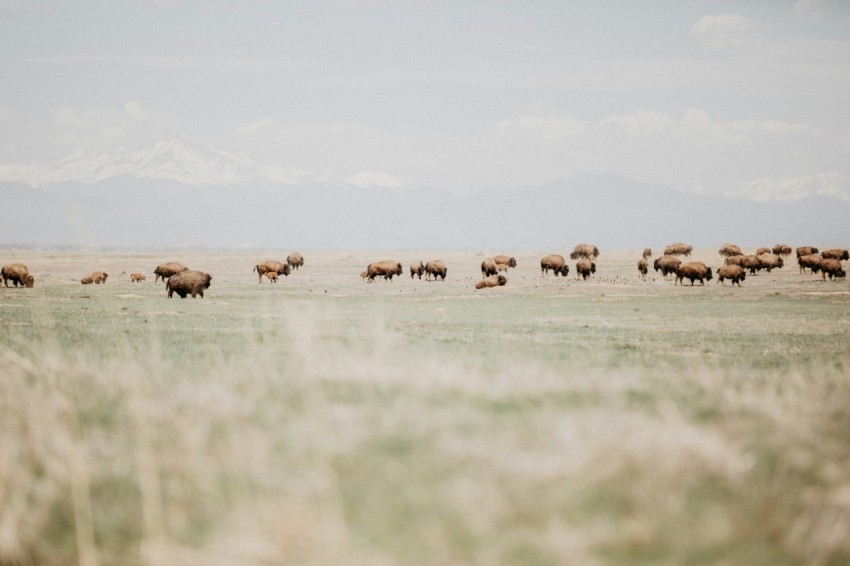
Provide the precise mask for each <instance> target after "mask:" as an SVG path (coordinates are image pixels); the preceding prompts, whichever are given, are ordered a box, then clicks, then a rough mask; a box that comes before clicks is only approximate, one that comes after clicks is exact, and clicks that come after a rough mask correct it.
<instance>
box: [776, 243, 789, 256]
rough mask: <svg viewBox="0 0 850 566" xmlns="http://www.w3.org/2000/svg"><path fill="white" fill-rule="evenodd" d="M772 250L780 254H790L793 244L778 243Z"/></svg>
mask: <svg viewBox="0 0 850 566" xmlns="http://www.w3.org/2000/svg"><path fill="white" fill-rule="evenodd" d="M771 251H772V252H773V253H774V254H776V255H779V256H789V255H791V246H788V245H786V244H776V245H775V246H773V249H772V250H771Z"/></svg>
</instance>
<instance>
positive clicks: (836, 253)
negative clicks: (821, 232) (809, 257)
mask: <svg viewBox="0 0 850 566" xmlns="http://www.w3.org/2000/svg"><path fill="white" fill-rule="evenodd" d="M820 256H821V257H822V258H823V259H837V260H842V259H845V260H846V259H850V252H848V251H847V250H842V249H841V248H834V249H831V250H824V251H822V252H821V253H820Z"/></svg>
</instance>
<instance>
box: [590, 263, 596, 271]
mask: <svg viewBox="0 0 850 566" xmlns="http://www.w3.org/2000/svg"><path fill="white" fill-rule="evenodd" d="M590 272H591V273H596V262H595V261H592V262H590Z"/></svg>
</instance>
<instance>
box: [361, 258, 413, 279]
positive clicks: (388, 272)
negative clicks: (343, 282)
mask: <svg viewBox="0 0 850 566" xmlns="http://www.w3.org/2000/svg"><path fill="white" fill-rule="evenodd" d="M402 273H404V269H402V267H401V264H400V263H399V262H397V261H390V260H385V261H378V262H375V263H370V264H369V265H368V266H366V279H368V281H369V282H370V283H372V282H373V281H375V277H379V276H380V277H383V278H384V280H387V279H389V280H390V281H392V280H393V275H401V274H402Z"/></svg>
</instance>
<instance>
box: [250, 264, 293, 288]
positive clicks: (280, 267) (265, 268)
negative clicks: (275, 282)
mask: <svg viewBox="0 0 850 566" xmlns="http://www.w3.org/2000/svg"><path fill="white" fill-rule="evenodd" d="M252 271H256V272H257V282H258V283H262V282H263V274H264V273H267V272H269V271H274V272H275V273H277V274H278V275H280V274H281V273H282V274H283V275H284V276H287V275H289V264H288V263H283V262H282V261H264V262H262V263H258V264H257V265H255V266H254V269H252Z"/></svg>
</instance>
